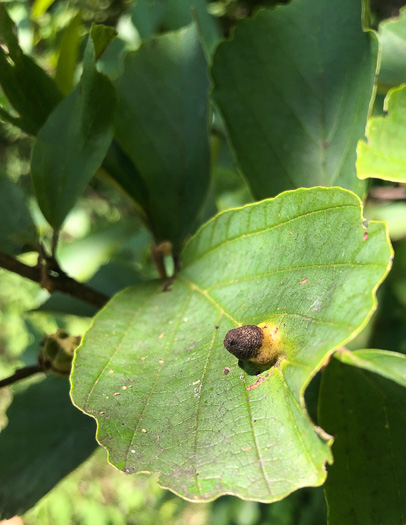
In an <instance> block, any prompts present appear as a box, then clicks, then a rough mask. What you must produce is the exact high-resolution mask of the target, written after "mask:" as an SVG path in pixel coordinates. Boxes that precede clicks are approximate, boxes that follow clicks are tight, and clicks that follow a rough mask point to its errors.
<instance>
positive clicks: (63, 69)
mask: <svg viewBox="0 0 406 525" xmlns="http://www.w3.org/2000/svg"><path fill="white" fill-rule="evenodd" d="M81 29H82V15H81V14H80V11H78V12H77V13H76V15H75V16H74V17H72V20H71V21H70V22H69V24H68V25H67V26H66V28H65V29H64V31H63V35H62V39H61V43H60V45H59V57H58V63H57V66H56V72H55V83H56V85H57V86H58V88H59V90H60V91H61V93H63V94H64V95H67V94H68V93H70V92H71V91H72V89H73V86H74V78H75V71H76V66H77V62H78V57H79V48H80V44H81V42H82V32H81Z"/></svg>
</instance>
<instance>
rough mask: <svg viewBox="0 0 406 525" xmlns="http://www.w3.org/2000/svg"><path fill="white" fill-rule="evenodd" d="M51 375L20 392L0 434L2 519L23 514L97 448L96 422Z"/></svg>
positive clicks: (63, 383) (64, 384)
mask: <svg viewBox="0 0 406 525" xmlns="http://www.w3.org/2000/svg"><path fill="white" fill-rule="evenodd" d="M68 386H69V384H68V381H67V380H66V378H61V377H56V376H51V377H48V378H46V379H44V380H41V381H40V382H39V383H36V384H33V385H31V386H29V387H28V388H27V389H26V390H24V391H22V392H19V393H17V394H16V395H15V396H14V400H13V403H12V405H11V406H10V408H9V409H8V412H7V417H8V420H9V423H8V426H7V427H6V428H5V429H4V430H3V431H2V432H1V436H0V464H1V469H0V518H1V517H3V518H11V517H12V516H14V515H15V514H23V513H24V512H25V511H26V510H27V509H29V508H30V507H32V506H33V505H34V504H35V503H36V502H37V501H38V500H39V499H40V498H42V496H44V495H45V494H46V493H47V492H48V491H49V490H51V488H52V487H53V486H54V485H56V483H58V481H60V480H61V479H62V478H63V477H64V476H66V475H67V474H68V473H69V472H71V471H72V470H73V469H74V468H76V467H77V466H78V465H80V463H82V462H83V461H84V460H85V459H86V458H87V457H88V456H89V455H90V454H91V453H92V452H93V450H94V449H95V446H96V441H95V439H94V433H95V425H94V423H93V421H90V420H89V418H86V417H84V416H83V414H81V413H80V412H79V411H78V410H76V409H75V407H73V406H72V403H71V401H70V399H69V392H68Z"/></svg>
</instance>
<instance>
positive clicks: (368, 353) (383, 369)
mask: <svg viewBox="0 0 406 525" xmlns="http://www.w3.org/2000/svg"><path fill="white" fill-rule="evenodd" d="M335 357H336V358H337V359H339V360H340V361H341V362H343V363H345V364H347V365H352V366H356V367H358V368H363V369H364V370H369V371H370V372H375V374H380V375H381V376H382V377H386V378H387V379H391V380H392V381H395V382H396V383H399V385H401V386H406V355H403V354H399V353H397V352H388V351H387V350H375V349H368V350H355V351H354V352H350V351H346V352H340V353H337V354H335Z"/></svg>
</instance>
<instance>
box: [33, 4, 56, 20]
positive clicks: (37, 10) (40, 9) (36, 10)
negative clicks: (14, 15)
mask: <svg viewBox="0 0 406 525" xmlns="http://www.w3.org/2000/svg"><path fill="white" fill-rule="evenodd" d="M54 2H55V0H34V3H33V6H32V18H33V20H37V19H38V18H40V16H41V15H43V14H44V13H45V11H47V10H48V8H49V7H51V5H52V4H53V3H54Z"/></svg>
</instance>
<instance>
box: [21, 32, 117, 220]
mask: <svg viewBox="0 0 406 525" xmlns="http://www.w3.org/2000/svg"><path fill="white" fill-rule="evenodd" d="M94 60H95V55H94V47H93V43H92V42H91V41H89V43H88V46H87V48H86V54H85V64H84V70H83V75H82V79H81V82H80V84H79V85H78V86H77V87H76V88H75V89H74V91H73V92H72V93H70V94H69V95H68V96H67V97H66V98H65V99H64V100H63V101H62V102H61V103H60V104H59V105H58V106H57V107H56V108H55V110H54V111H53V112H52V113H51V115H50V117H49V118H48V120H47V122H46V123H45V125H44V126H43V127H42V128H41V130H40V132H39V134H38V137H37V140H36V142H35V144H34V148H33V151H32V159H31V175H32V181H33V185H34V190H35V194H36V197H37V199H38V204H39V206H40V208H41V211H42V213H43V214H44V216H45V218H46V219H47V221H48V222H49V223H50V224H51V226H53V228H55V229H59V228H60V227H61V226H62V223H63V221H64V220H65V217H66V215H67V214H68V213H69V211H70V210H71V208H72V207H73V205H74V204H75V202H76V200H77V199H78V197H79V196H80V195H81V193H82V192H83V190H84V189H85V187H86V186H87V184H88V182H89V181H90V179H91V178H92V176H93V175H94V173H95V172H96V170H97V169H98V168H99V167H100V165H101V163H102V161H103V158H104V156H105V154H106V152H107V150H108V148H109V146H110V143H111V141H112V138H113V116H114V110H115V104H116V99H115V93H114V87H113V85H112V83H111V82H110V80H109V79H108V78H107V77H106V76H104V75H103V74H101V73H98V72H97V70H96V66H95V62H94Z"/></svg>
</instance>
